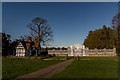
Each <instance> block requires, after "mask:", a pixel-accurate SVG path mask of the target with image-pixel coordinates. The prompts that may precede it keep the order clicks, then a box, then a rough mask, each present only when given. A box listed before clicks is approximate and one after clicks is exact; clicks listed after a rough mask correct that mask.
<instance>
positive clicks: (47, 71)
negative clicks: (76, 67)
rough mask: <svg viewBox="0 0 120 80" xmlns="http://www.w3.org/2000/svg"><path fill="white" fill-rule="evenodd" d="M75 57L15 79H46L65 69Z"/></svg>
mask: <svg viewBox="0 0 120 80" xmlns="http://www.w3.org/2000/svg"><path fill="white" fill-rule="evenodd" d="M74 60H75V59H74V58H72V59H68V60H66V61H63V62H60V63H58V64H55V65H52V66H49V67H46V68H43V69H40V70H38V71H36V72H32V73H29V74H26V75H24V76H20V77H16V78H15V79H13V80H23V79H24V80H26V79H36V80H38V79H39V80H45V79H47V78H48V77H50V76H52V75H54V74H56V73H59V72H61V71H62V70H64V69H65V68H66V67H67V66H68V65H70V64H71V63H72V62H73V61H74Z"/></svg>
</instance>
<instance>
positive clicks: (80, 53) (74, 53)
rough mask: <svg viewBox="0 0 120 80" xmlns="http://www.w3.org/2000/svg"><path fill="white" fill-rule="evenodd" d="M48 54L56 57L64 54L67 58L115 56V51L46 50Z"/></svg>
mask: <svg viewBox="0 0 120 80" xmlns="http://www.w3.org/2000/svg"><path fill="white" fill-rule="evenodd" d="M48 54H52V55H53V54H54V55H56V56H60V55H61V56H64V55H66V54H67V55H68V56H84V55H85V56H116V49H115V48H114V49H90V50H88V49H83V50H74V51H73V50H48ZM71 54H72V55H71Z"/></svg>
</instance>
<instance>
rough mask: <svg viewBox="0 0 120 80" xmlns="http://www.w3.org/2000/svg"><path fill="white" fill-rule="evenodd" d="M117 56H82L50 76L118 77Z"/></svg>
mask: <svg viewBox="0 0 120 80" xmlns="http://www.w3.org/2000/svg"><path fill="white" fill-rule="evenodd" d="M117 77H118V58H117V57H82V58H81V60H75V61H74V62H73V63H72V64H71V65H69V66H68V67H67V68H66V69H65V70H64V71H62V72H60V73H58V74H55V75H53V76H52V77H50V78H117Z"/></svg>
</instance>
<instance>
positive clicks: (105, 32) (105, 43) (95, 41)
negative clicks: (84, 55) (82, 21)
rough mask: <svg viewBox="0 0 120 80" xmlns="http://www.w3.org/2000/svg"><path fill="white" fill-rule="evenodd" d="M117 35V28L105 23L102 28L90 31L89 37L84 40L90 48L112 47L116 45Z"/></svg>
mask: <svg viewBox="0 0 120 80" xmlns="http://www.w3.org/2000/svg"><path fill="white" fill-rule="evenodd" d="M113 33H114V34H113ZM117 36H118V34H117V32H116V31H115V30H113V29H111V28H110V27H106V26H105V25H104V26H103V28H102V29H97V30H95V31H89V34H88V36H87V38H86V39H85V40H84V45H85V46H86V47H88V48H90V49H94V48H98V49H103V48H107V49H111V48H113V47H116V44H117Z"/></svg>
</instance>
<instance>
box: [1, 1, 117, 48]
mask: <svg viewBox="0 0 120 80" xmlns="http://www.w3.org/2000/svg"><path fill="white" fill-rule="evenodd" d="M117 13H118V3H117V2H3V3H2V31H3V32H5V33H7V34H10V35H11V40H14V39H17V38H19V37H20V36H24V35H25V34H29V33H30V30H29V29H28V28H27V27H26V25H27V24H29V23H31V21H32V19H34V18H36V17H42V18H44V19H47V20H48V24H49V25H50V26H51V28H52V31H53V39H54V41H53V42H51V46H54V47H68V46H71V45H74V44H81V45H82V44H83V42H84V39H85V38H86V36H87V35H88V32H89V31H91V30H92V31H93V30H95V29H99V28H102V26H103V25H106V26H107V27H108V26H109V27H110V24H111V22H112V18H113V16H115V15H116V14H117Z"/></svg>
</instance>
